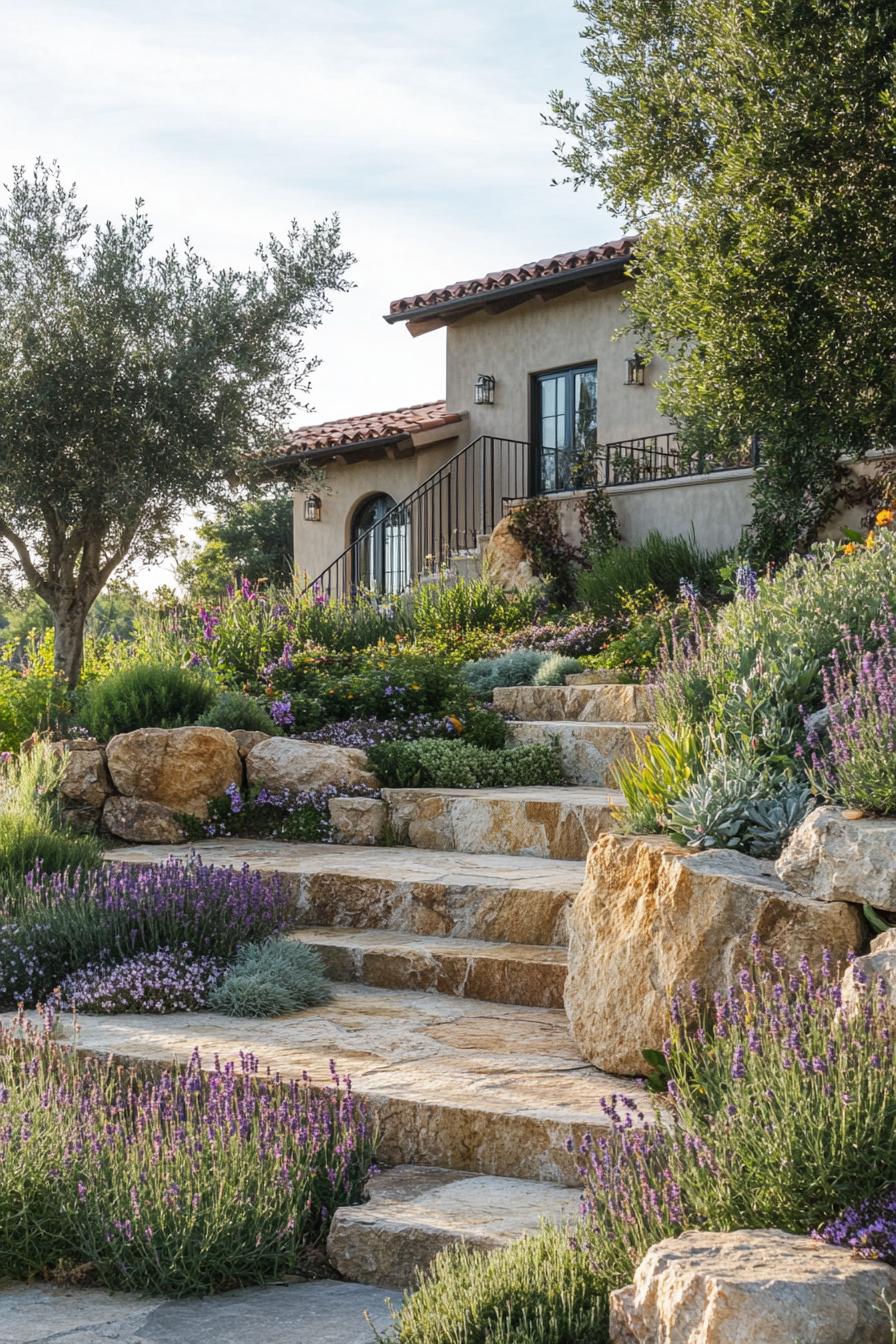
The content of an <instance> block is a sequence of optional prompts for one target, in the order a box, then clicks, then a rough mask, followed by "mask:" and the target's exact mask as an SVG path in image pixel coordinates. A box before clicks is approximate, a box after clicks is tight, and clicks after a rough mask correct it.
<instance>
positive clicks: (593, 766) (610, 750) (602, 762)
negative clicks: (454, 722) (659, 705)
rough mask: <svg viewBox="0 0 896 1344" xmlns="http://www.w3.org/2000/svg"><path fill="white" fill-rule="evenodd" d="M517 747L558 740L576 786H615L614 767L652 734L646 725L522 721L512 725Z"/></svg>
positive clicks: (571, 721) (632, 753) (566, 770)
mask: <svg viewBox="0 0 896 1344" xmlns="http://www.w3.org/2000/svg"><path fill="white" fill-rule="evenodd" d="M507 727H508V736H509V739H510V741H511V743H512V744H513V745H515V746H519V747H521V746H526V745H528V744H531V743H537V742H540V743H549V742H552V741H556V742H557V743H558V744H559V746H560V759H561V761H562V763H563V769H564V772H565V774H566V777H567V779H569V780H570V782H571V783H573V784H595V785H600V786H607V785H611V784H612V783H613V782H614V766H615V765H616V764H617V763H618V762H619V761H621V760H628V759H630V758H631V757H632V756H633V755H634V752H635V749H636V747H637V744H638V742H639V741H640V740H643V739H644V738H645V737H646V736H647V734H648V732H649V731H650V726H649V724H646V723H592V722H590V721H589V722H586V721H579V720H575V719H574V720H564V719H556V720H547V719H545V720H534V719H533V720H528V719H527V720H520V721H519V722H517V723H510V724H508V725H507Z"/></svg>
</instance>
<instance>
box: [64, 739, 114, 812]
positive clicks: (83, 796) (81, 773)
mask: <svg viewBox="0 0 896 1344" xmlns="http://www.w3.org/2000/svg"><path fill="white" fill-rule="evenodd" d="M55 749H56V751H57V752H58V753H59V754H60V755H62V756H63V757H64V760H65V767H64V770H63V775H62V780H61V782H60V785H59V792H60V794H61V795H62V806H63V807H64V808H72V809H75V808H101V807H102V806H103V803H104V802H105V801H106V799H107V798H108V796H109V794H110V793H112V791H113V790H112V781H111V779H110V778H109V772H108V770H107V769H106V758H105V756H104V754H103V751H102V749H101V747H100V746H99V744H98V743H96V742H94V741H92V740H91V741H89V742H87V741H83V742H79V741H73V742H59V743H57V745H56V748H55Z"/></svg>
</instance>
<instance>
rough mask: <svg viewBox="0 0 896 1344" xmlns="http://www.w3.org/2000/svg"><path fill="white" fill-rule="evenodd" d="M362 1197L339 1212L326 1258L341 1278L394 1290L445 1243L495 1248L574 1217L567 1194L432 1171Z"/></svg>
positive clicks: (389, 1178)
mask: <svg viewBox="0 0 896 1344" xmlns="http://www.w3.org/2000/svg"><path fill="white" fill-rule="evenodd" d="M368 1193H369V1195H370V1199H369V1201H368V1202H367V1203H366V1204H355V1205H353V1206H352V1207H350V1208H344V1209H340V1210H339V1211H338V1213H337V1214H336V1217H335V1218H334V1219H333V1226H332V1229H331V1231H330V1236H329V1238H328V1240H327V1253H328V1255H329V1258H330V1260H331V1262H332V1264H333V1265H334V1267H335V1268H336V1269H337V1270H338V1271H339V1273H340V1274H342V1275H344V1276H345V1277H346V1278H349V1279H352V1280H354V1281H355V1282H358V1283H377V1284H387V1285H394V1284H398V1285H399V1286H401V1287H408V1286H410V1285H411V1284H413V1282H414V1276H415V1273H416V1271H417V1270H418V1269H425V1268H426V1266H427V1265H428V1264H429V1263H430V1261H431V1260H432V1259H433V1257H434V1256H435V1255H437V1254H438V1252H439V1251H440V1250H441V1249H442V1247H444V1246H446V1245H449V1244H452V1243H456V1242H459V1241H463V1242H465V1243H466V1244H467V1245H468V1246H473V1247H475V1248H476V1249H478V1250H496V1249H497V1248H498V1247H500V1246H506V1245H507V1244H508V1243H509V1242H511V1241H516V1240H517V1239H518V1238H519V1237H522V1236H526V1235H527V1234H531V1233H534V1232H537V1231H538V1229H539V1226H540V1224H541V1222H542V1221H543V1220H549V1221H550V1222H553V1223H557V1224H567V1223H572V1222H573V1221H574V1220H575V1218H576V1217H577V1215H578V1212H579V1196H578V1194H577V1193H576V1192H575V1191H573V1190H565V1189H563V1188H561V1187H560V1186H549V1185H544V1184H535V1183H534V1182H532V1181H508V1180H504V1179H502V1178H501V1177H500V1176H477V1175H474V1174H472V1173H470V1172H464V1171H445V1170H443V1169H439V1168H434V1167H395V1168H393V1170H391V1171H384V1172H382V1173H381V1174H380V1175H378V1176H375V1177H373V1179H372V1180H371V1181H370V1183H369V1186H368Z"/></svg>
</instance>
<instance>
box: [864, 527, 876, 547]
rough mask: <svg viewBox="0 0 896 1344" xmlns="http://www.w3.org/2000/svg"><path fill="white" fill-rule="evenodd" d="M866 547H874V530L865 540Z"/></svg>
mask: <svg viewBox="0 0 896 1344" xmlns="http://www.w3.org/2000/svg"><path fill="white" fill-rule="evenodd" d="M865 545H866V546H873V545H874V528H872V529H871V531H870V532H869V533H868V535H867V537H866V538H865Z"/></svg>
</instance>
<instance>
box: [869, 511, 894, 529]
mask: <svg viewBox="0 0 896 1344" xmlns="http://www.w3.org/2000/svg"><path fill="white" fill-rule="evenodd" d="M894 517H896V514H894V513H893V510H892V509H881V510H880V512H879V513H878V515H877V517H876V518H875V520H874V522H875V525H876V526H877V527H886V526H887V523H892V521H893V519H894Z"/></svg>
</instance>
